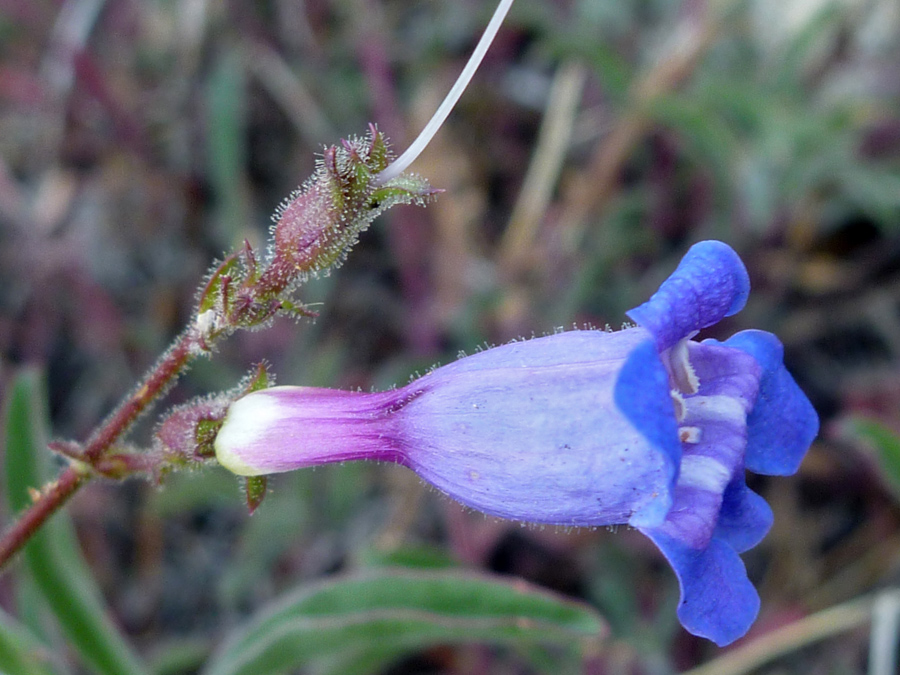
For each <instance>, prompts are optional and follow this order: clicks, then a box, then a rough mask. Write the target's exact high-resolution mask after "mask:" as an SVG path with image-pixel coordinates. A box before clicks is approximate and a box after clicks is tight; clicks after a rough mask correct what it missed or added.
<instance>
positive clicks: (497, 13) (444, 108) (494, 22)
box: [372, 0, 513, 185]
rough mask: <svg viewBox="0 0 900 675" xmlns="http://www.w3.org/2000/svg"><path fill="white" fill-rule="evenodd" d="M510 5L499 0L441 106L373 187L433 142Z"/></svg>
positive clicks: (402, 168)
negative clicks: (473, 49) (467, 60)
mask: <svg viewBox="0 0 900 675" xmlns="http://www.w3.org/2000/svg"><path fill="white" fill-rule="evenodd" d="M512 4H513V0H500V4H499V5H497V9H495V10H494V15H493V16H492V17H491V21H490V23H488V25H487V28H485V30H484V35H482V36H481V39H480V40H479V41H478V45H476V47H475V51H474V52H472V56H470V57H469V62H468V63H466V67H465V68H463V71H462V73H460V75H459V77H458V78H457V80H456V82H455V83H454V85H453V87H452V88H451V89H450V92H449V93H448V94H447V97H446V98H445V99H444V101H443V103H441V105H440V106H439V107H438V109H437V111H436V112H435V113H434V115H433V116H432V117H431V119H430V120H428V124H426V125H425V128H424V129H422V132H421V133H420V134H419V135H418V137H417V138H416V140H414V141H413V142H412V145H410V146H409V147H408V148H407V149H406V152H404V153H403V154H402V155H400V156H399V157H398V158H397V159H396V160H394V161H393V163H391V164H389V165H388V166H387V167H386V168H385V169H384V170H383V171H381V172H380V173H378V174H376V175H375V177H374V178H373V180H372V182H373V184H375V185H384V184H385V183H387V182H388V181H390V180H393V179H394V178H396V177H397V176H399V175H400V174H401V173H403V172H404V171H406V170H407V169H408V168H409V166H410V164H412V163H413V162H414V161H415V160H416V158H418V156H419V155H420V154H421V153H422V151H423V150H424V149H425V148H426V146H427V145H428V144H429V143H430V142H431V139H432V138H434V135H435V134H436V133H437V131H438V129H440V128H441V125H442V124H443V123H444V121H445V120H446V119H447V117H448V116H449V115H450V111H451V110H453V107H454V106H455V105H456V103H457V101H459V99H460V97H461V96H462V94H463V92H464V91H465V90H466V87H467V86H468V85H469V82H470V81H471V80H472V76H473V75H474V74H475V71H476V70H478V66H480V65H481V60H482V59H483V58H484V55H485V54H486V53H487V50H488V47H490V46H491V43H492V42H493V41H494V37H496V35H497V31H499V30H500V25H501V24H502V23H503V19H505V18H506V14H507V12H509V8H510V7H512Z"/></svg>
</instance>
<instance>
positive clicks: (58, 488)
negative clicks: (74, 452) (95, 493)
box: [0, 466, 90, 569]
mask: <svg viewBox="0 0 900 675" xmlns="http://www.w3.org/2000/svg"><path fill="white" fill-rule="evenodd" d="M89 479H90V475H89V474H88V473H85V471H84V470H83V469H81V468H79V467H76V466H69V467H68V468H67V469H66V470H65V471H63V472H62V474H61V475H60V476H59V478H57V479H56V480H55V481H53V482H52V483H48V484H47V485H45V486H44V488H43V489H42V490H41V492H40V496H38V497H36V498H35V500H34V503H33V504H32V505H31V506H30V507H28V509H27V510H26V511H25V513H23V514H22V515H21V516H20V517H19V519H18V520H17V521H16V522H15V524H14V525H13V526H12V527H11V528H10V529H8V530H7V531H6V532H5V533H4V534H3V538H2V539H0V569H3V567H4V566H5V565H6V563H8V562H9V560H10V559H11V558H12V557H13V556H14V555H15V554H16V553H18V552H19V551H20V550H21V548H22V547H23V546H25V544H27V543H28V540H29V539H31V537H32V536H33V535H34V534H35V533H36V532H37V531H38V530H39V529H40V528H41V526H42V525H43V524H44V522H46V520H47V519H48V518H49V517H50V516H52V515H53V514H54V513H56V511H57V510H59V508H60V507H61V506H62V505H63V504H65V503H66V502H67V501H69V498H70V497H71V496H72V495H74V494H75V493H76V492H77V491H78V488H80V487H81V486H82V485H84V484H85V483H86V482H87V481H88V480H89Z"/></svg>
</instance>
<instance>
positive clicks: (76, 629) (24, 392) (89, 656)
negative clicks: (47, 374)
mask: <svg viewBox="0 0 900 675" xmlns="http://www.w3.org/2000/svg"><path fill="white" fill-rule="evenodd" d="M45 401H46V397H45V395H44V390H43V384H42V381H41V378H40V376H39V375H38V373H37V372H35V371H24V372H22V373H21V374H20V375H19V376H18V377H17V378H16V379H15V381H14V382H13V384H12V386H11V387H10V391H9V400H8V402H7V407H6V415H5V422H6V425H5V431H6V453H5V463H6V466H5V469H6V481H7V491H6V494H7V498H8V500H9V504H10V507H11V510H12V511H14V512H19V511H21V510H22V509H23V508H25V507H26V506H28V505H29V504H30V503H31V497H30V496H29V490H30V489H35V488H39V487H40V486H42V485H44V483H45V482H46V481H47V480H48V474H49V472H48V470H47V466H46V465H47V462H46V459H47V457H48V455H49V453H48V452H47V449H46V448H47V445H46V439H47V426H48V425H47V414H46V411H45ZM24 558H25V564H26V566H27V568H28V571H29V572H30V573H31V575H32V577H33V578H34V581H35V584H36V585H37V587H38V589H39V590H40V592H41V594H42V596H43V598H44V600H45V601H46V602H47V605H48V606H49V607H50V609H51V610H52V611H53V614H54V615H55V616H56V619H57V620H58V621H59V624H60V626H61V627H62V629H63V632H64V633H65V635H66V637H67V638H68V639H69V640H70V642H71V644H72V646H73V647H74V648H75V649H77V650H78V652H79V653H80V654H81V656H82V657H83V658H84V661H85V663H87V664H89V665H90V666H91V668H92V669H93V670H94V671H95V672H98V673H101V674H103V675H142V674H143V673H145V672H146V671H145V670H144V668H143V667H142V666H141V665H140V662H139V661H138V659H137V657H136V656H135V654H134V653H133V652H132V650H131V649H130V647H129V646H128V644H127V643H126V642H125V640H124V639H123V638H122V636H121V635H120V634H119V632H118V631H117V630H116V628H115V626H114V625H113V623H112V621H110V619H109V617H108V616H107V615H106V612H105V610H104V606H103V601H102V599H101V595H100V591H99V589H98V588H97V586H96V584H95V583H94V579H93V577H92V576H91V573H90V570H89V568H88V566H87V563H86V562H85V561H84V558H83V557H82V555H81V551H80V549H79V546H78V541H77V539H76V537H75V531H74V528H73V526H72V522H71V521H70V520H69V518H68V517H67V515H66V514H65V513H57V514H56V515H55V516H53V517H52V518H51V519H50V520H49V521H47V522H46V523H45V524H44V526H43V527H42V528H41V529H40V530H39V531H38V532H37V533H36V534H35V535H34V536H33V537H32V538H31V540H30V541H29V542H28V544H27V546H26V547H25V549H24Z"/></svg>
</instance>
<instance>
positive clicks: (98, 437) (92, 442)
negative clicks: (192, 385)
mask: <svg viewBox="0 0 900 675" xmlns="http://www.w3.org/2000/svg"><path fill="white" fill-rule="evenodd" d="M197 347H198V339H197V337H196V334H195V333H194V331H192V330H187V331H185V332H184V333H182V335H181V337H180V338H178V340H177V341H176V342H175V344H174V345H173V346H172V347H170V348H169V350H168V351H167V352H166V353H165V355H164V356H163V357H162V358H161V359H160V360H159V361H157V363H156V365H155V366H154V367H153V368H152V369H151V370H150V372H149V373H147V375H146V376H145V377H144V380H143V382H141V385H140V386H139V387H138V388H137V389H136V390H135V391H134V392H133V393H132V394H131V396H129V397H128V398H127V399H125V400H124V401H123V402H122V403H121V404H120V405H119V407H118V408H116V410H115V412H114V413H113V414H112V415H111V416H110V417H109V418H108V419H107V420H106V422H105V423H104V424H103V425H101V426H100V427H99V428H98V429H97V430H95V431H94V433H93V434H91V437H90V438H89V439H88V441H87V443H86V444H85V448H84V459H85V461H86V462H88V463H89V464H92V463H94V462H96V461H97V460H98V459H99V458H100V457H102V456H103V453H105V452H106V451H107V450H108V449H109V448H110V447H111V446H112V445H113V444H114V443H115V442H116V441H117V440H119V438H121V437H122V434H124V433H125V432H126V431H128V429H129V428H130V427H131V425H132V424H133V423H134V421H135V420H136V419H137V418H138V417H140V415H141V413H143V412H144V411H145V410H146V409H147V408H148V407H149V406H150V404H151V403H153V401H155V400H156V398H157V397H158V396H160V395H161V394H162V393H163V392H164V391H165V390H166V388H167V387H168V386H169V385H170V384H172V383H173V382H174V381H175V380H177V379H178V377H179V376H180V375H181V373H182V372H183V371H184V368H185V366H186V365H187V364H188V362H190V361H191V359H193V357H194V356H195V355H196V354H197Z"/></svg>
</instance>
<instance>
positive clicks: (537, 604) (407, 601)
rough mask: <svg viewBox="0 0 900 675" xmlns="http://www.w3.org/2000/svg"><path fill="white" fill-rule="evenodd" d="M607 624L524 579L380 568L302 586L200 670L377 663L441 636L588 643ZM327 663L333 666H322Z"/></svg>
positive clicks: (271, 674)
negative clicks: (363, 656) (369, 660)
mask: <svg viewBox="0 0 900 675" xmlns="http://www.w3.org/2000/svg"><path fill="white" fill-rule="evenodd" d="M606 630H607V629H606V623H605V622H604V620H603V619H602V618H601V617H600V616H599V615H598V614H597V613H596V612H595V611H594V610H593V609H592V608H590V607H588V606H586V605H582V604H580V603H577V602H573V601H570V600H566V599H564V598H561V597H559V596H557V595H554V594H552V593H550V592H548V591H545V590H542V589H539V588H537V587H535V586H532V585H530V584H528V583H525V582H523V581H519V580H514V579H509V578H503V577H495V576H488V575H483V574H475V573H472V572H464V571H427V572H426V571H412V570H378V571H375V572H370V573H366V574H361V575H355V576H350V577H344V578H342V579H339V580H337V581H328V582H324V583H321V584H319V585H317V586H312V587H306V588H301V589H299V590H298V591H297V592H295V593H293V594H291V595H289V596H288V597H286V598H283V599H282V600H281V601H280V602H278V603H276V604H275V605H274V606H273V607H272V608H271V609H269V610H268V611H266V612H265V613H264V614H262V615H260V616H258V617H257V618H256V619H255V620H253V621H252V622H251V623H250V624H249V625H248V626H246V627H244V628H241V629H239V630H238V631H237V632H236V634H234V635H233V636H232V637H231V639H229V640H228V641H227V642H226V644H225V645H224V647H223V648H222V649H221V650H220V651H219V652H218V654H217V655H216V656H215V657H214V658H213V659H212V661H210V663H208V664H207V668H206V670H204V671H203V673H204V675H254V674H258V673H267V674H268V675H276V674H277V673H284V672H288V671H292V670H295V669H297V668H299V667H301V666H303V665H308V664H310V663H311V662H316V661H321V660H326V661H328V660H330V661H331V662H332V665H333V664H334V662H335V660H339V661H343V662H344V663H345V664H346V665H348V666H349V665H350V663H351V662H352V663H353V664H354V668H353V672H359V673H362V672H365V671H364V670H361V669H360V668H361V667H362V666H361V665H360V664H361V663H363V662H364V661H363V659H361V658H360V657H359V656H358V655H360V654H369V655H372V657H373V661H372V663H376V662H377V663H384V662H385V661H386V659H388V658H391V657H396V656H397V655H400V654H402V653H404V652H406V651H409V650H413V649H421V648H423V647H427V646H430V645H435V644H441V643H454V642H455V643H459V642H466V643H482V644H504V645H529V644H552V645H558V646H563V647H569V648H572V647H579V646H586V645H587V644H589V643H591V642H595V641H597V640H599V639H600V638H601V637H603V636H604V635H605V633H606ZM329 672H334V671H333V670H331V669H329Z"/></svg>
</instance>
